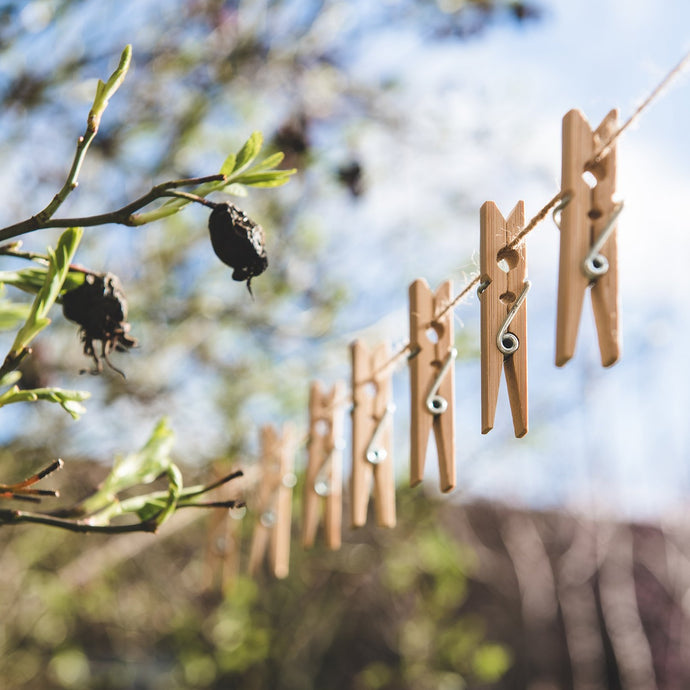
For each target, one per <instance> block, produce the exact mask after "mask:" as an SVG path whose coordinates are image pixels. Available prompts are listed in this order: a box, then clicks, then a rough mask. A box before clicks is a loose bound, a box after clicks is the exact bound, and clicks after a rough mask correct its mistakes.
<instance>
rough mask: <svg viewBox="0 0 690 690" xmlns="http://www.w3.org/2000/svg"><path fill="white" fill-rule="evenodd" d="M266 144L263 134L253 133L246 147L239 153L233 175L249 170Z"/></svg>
mask: <svg viewBox="0 0 690 690" xmlns="http://www.w3.org/2000/svg"><path fill="white" fill-rule="evenodd" d="M263 143H264V137H263V135H262V134H261V132H258V131H257V132H252V134H251V136H250V137H249V139H247V141H246V142H245V144H244V146H243V147H242V148H241V149H240V150H239V152H238V153H237V160H236V161H235V167H234V169H233V170H232V172H233V173H239V172H242V171H243V170H245V169H246V168H248V167H249V166H250V165H251V164H252V161H253V160H254V159H255V158H256V157H257V156H258V155H259V151H260V150H261V147H262V146H263Z"/></svg>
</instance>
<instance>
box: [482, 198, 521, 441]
mask: <svg viewBox="0 0 690 690" xmlns="http://www.w3.org/2000/svg"><path fill="white" fill-rule="evenodd" d="M480 221H481V223H480V225H481V241H480V265H481V277H480V280H481V284H480V286H479V289H478V293H479V301H480V302H481V371H482V433H483V434H486V433H487V432H489V431H491V429H492V428H493V426H494V418H495V417H496V403H497V401H498V389H499V386H500V383H501V372H502V371H505V375H506V385H507V388H508V399H509V400H510V409H511V412H512V415H513V428H514V429H515V436H517V437H518V438H521V437H522V436H524V435H525V434H526V433H527V308H526V305H525V303H524V302H525V297H526V296H527V291H528V290H529V288H530V282H529V280H525V277H526V274H527V258H526V254H527V250H526V247H525V244H524V242H523V243H522V244H519V245H517V246H516V247H515V248H514V249H506V245H508V244H509V243H510V242H511V241H512V240H513V239H514V238H515V237H516V235H517V234H518V233H519V232H520V230H521V229H522V228H523V226H524V224H525V204H524V202H523V201H519V202H518V203H517V204H516V206H515V208H514V209H513V210H512V211H511V212H510V215H509V216H508V219H507V220H506V219H504V218H503V216H502V215H501V212H500V211H499V210H498V208H497V207H496V204H495V203H494V202H493V201H487V202H486V203H485V204H484V205H483V206H482V207H481V210H480ZM509 328H510V330H508V329H509Z"/></svg>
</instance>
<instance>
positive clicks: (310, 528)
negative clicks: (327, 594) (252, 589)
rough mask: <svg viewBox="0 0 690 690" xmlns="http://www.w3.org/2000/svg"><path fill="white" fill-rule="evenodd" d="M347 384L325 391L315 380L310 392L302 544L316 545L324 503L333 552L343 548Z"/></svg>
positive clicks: (325, 533)
mask: <svg viewBox="0 0 690 690" xmlns="http://www.w3.org/2000/svg"><path fill="white" fill-rule="evenodd" d="M344 390H345V384H344V383H343V382H342V381H338V382H337V383H336V384H335V385H334V386H333V388H332V389H331V391H330V392H328V393H327V392H324V391H323V390H322V389H321V384H320V383H319V382H317V381H314V382H313V383H312V384H311V388H310V391H309V458H308V463H307V473H306V478H305V484H304V505H303V511H304V523H303V529H302V545H303V546H304V548H310V547H311V546H313V545H314V540H315V538H316V529H317V527H318V524H319V504H320V503H321V500H322V499H324V500H323V503H324V537H325V541H326V546H327V547H328V548H329V549H333V550H335V549H339V548H340V543H341V528H342V519H343V477H342V462H343V461H342V434H343V406H342V401H343V394H344Z"/></svg>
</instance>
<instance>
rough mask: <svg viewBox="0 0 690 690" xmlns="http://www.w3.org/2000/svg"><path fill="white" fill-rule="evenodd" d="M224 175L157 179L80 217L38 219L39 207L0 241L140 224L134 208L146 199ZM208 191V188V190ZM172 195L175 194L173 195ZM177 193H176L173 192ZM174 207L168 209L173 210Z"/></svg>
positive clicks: (3, 232)
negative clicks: (113, 205) (119, 203)
mask: <svg viewBox="0 0 690 690" xmlns="http://www.w3.org/2000/svg"><path fill="white" fill-rule="evenodd" d="M225 180H226V176H225V175H223V174H220V173H219V174H216V175H207V176H205V177H192V178H186V179H182V180H170V181H168V182H161V184H157V185H156V186H155V187H152V188H151V189H150V190H149V191H148V192H147V193H146V194H144V195H143V196H140V197H139V198H138V199H135V200H134V201H132V202H130V203H129V204H127V205H126V206H123V207H122V208H119V209H117V210H115V211H110V212H108V213H100V214H98V215H95V216H84V217H81V218H45V219H43V220H42V219H41V214H42V213H43V211H42V212H41V213H39V214H37V215H35V216H31V218H27V219H26V220H23V221H21V222H19V223H15V224H14V225H8V226H7V227H5V228H2V229H0V242H4V241H5V240H9V239H11V238H13V237H18V236H19V235H25V234H26V233H29V232H33V231H34V230H42V229H44V228H71V227H93V226H96V225H105V224H107V223H115V224H118V225H127V226H135V225H143V224H144V223H145V222H148V221H147V220H146V219H142V218H140V217H138V216H137V214H136V211H138V210H140V209H142V208H144V207H145V206H148V205H149V204H150V203H152V202H154V201H156V200H157V199H160V198H162V197H168V196H171V194H170V190H172V189H177V188H178V187H188V186H191V185H200V184H205V183H209V182H225ZM210 191H211V190H210ZM173 196H175V195H173ZM177 196H179V195H177ZM187 199H189V201H196V199H193V198H192V197H191V196H189V197H185V199H183V201H184V200H187ZM177 210H178V209H175V210H174V211H172V212H176V211H177Z"/></svg>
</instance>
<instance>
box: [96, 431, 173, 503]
mask: <svg viewBox="0 0 690 690" xmlns="http://www.w3.org/2000/svg"><path fill="white" fill-rule="evenodd" d="M173 441H174V434H173V431H172V429H171V428H170V427H169V426H168V423H167V421H166V420H165V419H162V420H161V421H159V422H158V424H157V425H156V428H155V429H154V430H153V433H152V434H151V437H150V438H149V440H148V441H147V442H146V445H144V447H143V448H142V449H141V450H140V451H138V452H135V453H130V454H129V455H126V456H124V457H120V458H118V459H117V460H116V461H115V464H114V466H113V469H112V471H111V473H110V475H108V477H107V479H106V481H105V482H104V487H107V489H108V491H109V492H110V493H113V494H117V493H119V492H120V491H122V490H124V489H128V488H130V487H132V486H136V485H137V484H149V483H150V482H152V481H154V480H155V479H157V478H158V477H159V476H160V475H161V474H163V473H165V472H166V471H167V470H168V468H169V467H170V465H171V464H172V463H171V460H170V451H171V450H172V445H173Z"/></svg>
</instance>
